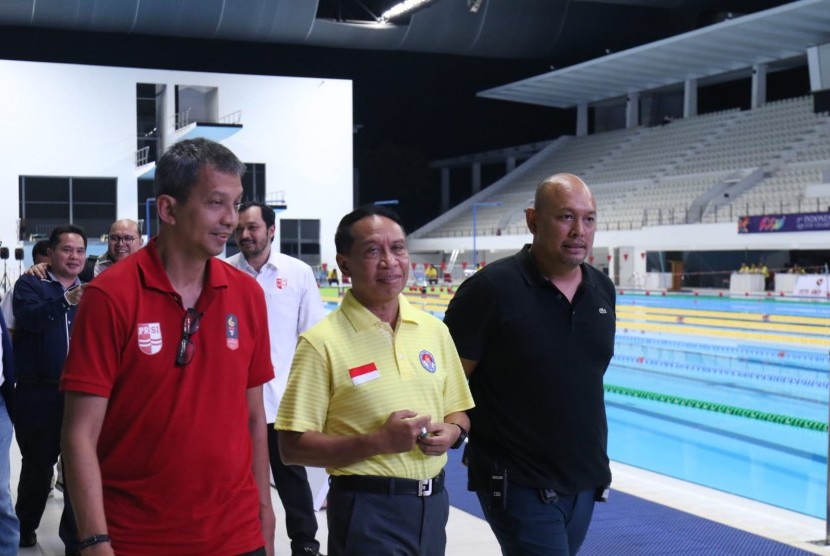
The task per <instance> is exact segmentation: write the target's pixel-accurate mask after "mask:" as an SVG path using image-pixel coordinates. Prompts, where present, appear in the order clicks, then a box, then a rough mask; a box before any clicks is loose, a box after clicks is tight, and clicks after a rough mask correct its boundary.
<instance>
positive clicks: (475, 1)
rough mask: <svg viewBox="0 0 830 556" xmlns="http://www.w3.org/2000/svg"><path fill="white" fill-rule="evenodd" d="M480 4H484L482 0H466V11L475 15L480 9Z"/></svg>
mask: <svg viewBox="0 0 830 556" xmlns="http://www.w3.org/2000/svg"><path fill="white" fill-rule="evenodd" d="M482 4H484V0H467V9H468V10H470V12H471V13H477V12H478V10H480V9H481V5H482Z"/></svg>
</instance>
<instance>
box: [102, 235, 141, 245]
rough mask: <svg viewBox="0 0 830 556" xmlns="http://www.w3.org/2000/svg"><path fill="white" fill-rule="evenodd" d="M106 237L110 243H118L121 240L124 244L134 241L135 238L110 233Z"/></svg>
mask: <svg viewBox="0 0 830 556" xmlns="http://www.w3.org/2000/svg"><path fill="white" fill-rule="evenodd" d="M107 239H109V241H110V243H115V244H119V243H121V242H123V243H124V245H130V244H131V243H132V242H134V241H135V238H134V237H133V236H117V235H111V236H109V237H108V238H107Z"/></svg>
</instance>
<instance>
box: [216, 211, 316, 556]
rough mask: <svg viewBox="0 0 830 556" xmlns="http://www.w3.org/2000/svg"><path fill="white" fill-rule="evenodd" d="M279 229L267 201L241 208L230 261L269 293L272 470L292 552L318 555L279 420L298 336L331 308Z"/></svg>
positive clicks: (308, 499) (299, 475) (301, 476)
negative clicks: (286, 248)
mask: <svg viewBox="0 0 830 556" xmlns="http://www.w3.org/2000/svg"><path fill="white" fill-rule="evenodd" d="M275 232H276V215H275V214H274V210H273V209H271V208H270V207H268V206H266V205H264V204H262V203H256V202H254V203H245V204H244V205H242V206H241V207H240V208H239V224H238V225H237V226H236V233H235V234H234V236H235V237H236V244H237V245H238V246H239V250H240V252H239V253H237V254H236V255H234V256H232V257H230V258H229V259H228V263H229V264H231V265H233V266H235V267H236V268H238V269H240V270H242V271H243V272H246V273H248V274H250V275H251V276H252V277H253V278H254V279H255V280H256V281H257V282H258V283H259V285H260V286H261V287H262V289H263V291H264V292H265V306H266V308H267V310H268V332H269V335H270V337H271V362H272V363H273V364H274V374H275V377H274V378H273V379H272V380H271V381H270V382H268V383H266V384H265V385H264V386H263V398H264V400H265V422H266V423H268V425H267V428H266V430H267V434H268V455H269V457H270V460H271V474H272V476H273V478H274V484H275V485H276V487H277V493H278V494H279V496H280V500H281V501H282V505H283V507H284V508H285V525H286V529H287V531H288V537H289V538H290V539H291V554H292V556H313V555H316V554H318V553H319V549H320V543H319V542H317V540H316V538H315V537H316V535H317V516H315V515H314V498H313V496H312V493H311V488H310V487H309V485H308V477H307V475H306V470H305V467H303V466H302V465H285V464H283V463H282V459H280V450H279V442H278V438H277V431H276V429H274V420H275V419H276V417H277V409H278V408H279V406H280V400H281V399H282V395H283V393H284V392H285V385H286V384H287V383H288V372H289V371H290V370H291V359H292V358H293V357H294V348H295V347H296V346H297V337H298V336H299V335H300V334H301V333H303V332H305V331H306V330H308V329H309V328H311V327H312V326H313V325H315V324H317V322H318V321H319V320H320V319H322V318H323V317H324V316H325V314H326V311H325V308H324V307H323V300H322V299H321V298H320V290H319V289H318V287H317V281H316V280H315V279H314V271H313V270H312V269H311V267H310V266H308V265H307V264H305V263H304V262H302V261H300V260H298V259H295V258H294V257H289V256H288V255H283V254H282V253H280V252H279V251H277V250H276V249H274V248H273V243H274V234H275Z"/></svg>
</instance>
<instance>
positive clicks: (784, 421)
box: [605, 384, 827, 432]
mask: <svg viewBox="0 0 830 556" xmlns="http://www.w3.org/2000/svg"><path fill="white" fill-rule="evenodd" d="M605 391H606V392H609V393H612V394H620V395H622V396H631V397H634V398H640V399H644V400H651V401H655V402H661V403H668V404H672V405H679V406H683V407H691V408H693V409H702V410H704V411H713V412H715V413H723V414H725V415H734V416H736V417H745V418H747V419H755V420H758V421H765V422H767V423H777V424H779V425H787V426H790V427H796V428H799V429H807V430H813V431H819V432H827V423H822V422H821V421H813V420H812V419H803V418H801V417H793V416H791V415H780V414H778V413H767V412H765V411H759V410H757V409H747V408H744V407H734V406H731V405H725V404H720V403H715V402H706V401H702V400H693V399H690V398H681V397H679V396H671V395H669V394H660V393H658V392H649V391H648V390H638V389H636V388H626V387H625V386H616V385H614V384H606V385H605Z"/></svg>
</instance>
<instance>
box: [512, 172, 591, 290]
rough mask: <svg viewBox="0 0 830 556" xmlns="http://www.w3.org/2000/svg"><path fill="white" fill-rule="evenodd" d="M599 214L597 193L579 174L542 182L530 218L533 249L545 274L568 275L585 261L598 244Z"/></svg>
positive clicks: (550, 275) (561, 176) (537, 189)
mask: <svg viewBox="0 0 830 556" xmlns="http://www.w3.org/2000/svg"><path fill="white" fill-rule="evenodd" d="M596 213H597V210H596V202H595V201H594V195H593V194H592V193H591V190H590V189H589V188H588V186H587V185H585V182H584V181H582V180H581V179H580V178H579V177H578V176H575V175H573V174H555V175H553V176H550V177H549V178H546V179H545V180H544V181H542V183H540V184H539V187H537V188H536V198H535V200H534V205H533V208H530V209H527V212H526V220H527V227H528V229H529V230H530V232H531V233H532V234H533V246H532V248H531V251H532V253H533V256H534V258H535V259H536V262H537V264H538V265H539V267H540V269H541V270H542V271H543V274H544V275H545V276H548V277H553V276H565V275H567V274H569V273H571V272H574V271H575V270H576V268H577V267H578V266H579V265H580V264H581V263H582V262H583V261H584V260H585V258H586V257H587V256H588V253H589V252H590V251H591V249H592V247H593V244H594V232H595V230H596V217H597V214H596Z"/></svg>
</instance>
